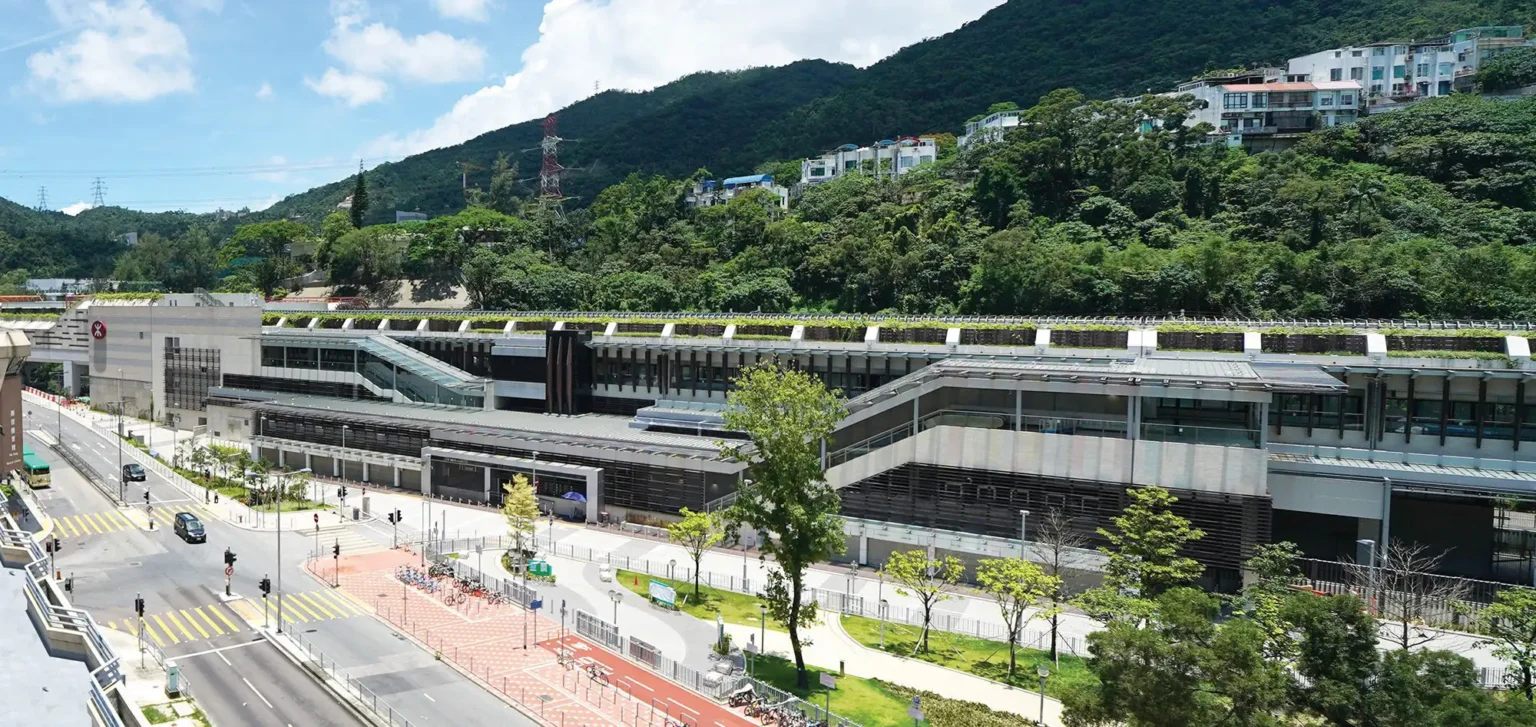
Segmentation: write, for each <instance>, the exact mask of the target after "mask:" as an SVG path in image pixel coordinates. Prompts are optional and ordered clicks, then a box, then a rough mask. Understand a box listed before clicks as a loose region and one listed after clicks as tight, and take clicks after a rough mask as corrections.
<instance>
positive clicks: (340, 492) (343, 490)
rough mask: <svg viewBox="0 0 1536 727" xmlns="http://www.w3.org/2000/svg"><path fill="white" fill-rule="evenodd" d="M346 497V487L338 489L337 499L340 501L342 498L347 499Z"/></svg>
mask: <svg viewBox="0 0 1536 727" xmlns="http://www.w3.org/2000/svg"><path fill="white" fill-rule="evenodd" d="M346 496H347V488H345V487H338V488H336V499H338V500H340V499H341V498H343V497H346Z"/></svg>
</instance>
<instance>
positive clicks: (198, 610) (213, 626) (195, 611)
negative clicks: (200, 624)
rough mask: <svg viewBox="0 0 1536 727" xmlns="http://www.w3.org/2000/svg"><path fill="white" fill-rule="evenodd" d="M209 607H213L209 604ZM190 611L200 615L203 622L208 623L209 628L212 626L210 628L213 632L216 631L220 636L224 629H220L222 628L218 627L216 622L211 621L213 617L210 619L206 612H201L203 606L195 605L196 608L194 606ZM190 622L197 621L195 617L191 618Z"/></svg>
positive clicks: (194, 622)
mask: <svg viewBox="0 0 1536 727" xmlns="http://www.w3.org/2000/svg"><path fill="white" fill-rule="evenodd" d="M209 608H213V606H209ZM192 613H195V614H197V615H198V616H200V617H202V619H203V621H204V622H205V623H207V624H208V626H209V628H212V629H213V630H214V632H215V633H217V634H218V635H220V636H223V635H224V629H222V628H219V625H218V624H216V623H214V622H213V619H211V618H208V614H206V613H203V607H202V606H198V607H197V608H194V609H192ZM189 618H190V617H189ZM192 623H193V624H196V623H197V621H196V620H195V619H194V620H193V621H192Z"/></svg>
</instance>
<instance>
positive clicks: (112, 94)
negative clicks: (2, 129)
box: [27, 0, 193, 102]
mask: <svg viewBox="0 0 1536 727" xmlns="http://www.w3.org/2000/svg"><path fill="white" fill-rule="evenodd" d="M48 9H49V10H50V11H52V13H53V16H54V19H55V20H56V21H58V23H59V24H60V25H64V26H66V27H75V26H78V27H80V28H82V29H81V30H80V32H79V34H77V35H76V36H75V37H74V38H72V39H70V40H67V41H65V42H63V43H60V44H59V45H57V46H55V47H54V48H52V49H51V50H46V51H39V52H37V53H34V54H32V55H31V56H30V57H28V58H27V68H28V70H29V71H30V73H31V85H32V87H33V88H34V89H36V90H38V91H41V92H43V93H44V94H46V95H48V96H50V97H52V98H55V99H57V100H59V101H65V102H74V101H119V102H121V101H148V100H150V99H154V98H158V97H160V96H164V95H167V94H172V93H180V92H185V91H191V90H192V87H193V76H192V53H191V50H190V49H189V48H188V47H187V38H186V36H185V35H183V34H182V32H181V28H180V26H178V25H176V24H175V23H172V22H170V21H169V20H166V19H165V18H164V17H163V16H161V15H160V14H159V13H157V12H155V9H154V8H152V7H150V6H149V4H148V2H146V0H119V1H118V2H109V1H108V0H90V1H87V0H48Z"/></svg>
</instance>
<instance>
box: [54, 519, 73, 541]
mask: <svg viewBox="0 0 1536 727" xmlns="http://www.w3.org/2000/svg"><path fill="white" fill-rule="evenodd" d="M54 521H55V522H57V523H58V524H59V530H62V531H64V535H65V537H70V538H73V537H75V535H76V533H75V529H74V528H73V527H71V526H70V524H69V516H68V515H60V516H58V517H56V518H54Z"/></svg>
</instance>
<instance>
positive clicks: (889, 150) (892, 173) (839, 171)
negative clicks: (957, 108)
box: [800, 136, 939, 184]
mask: <svg viewBox="0 0 1536 727" xmlns="http://www.w3.org/2000/svg"><path fill="white" fill-rule="evenodd" d="M938 158H939V143H938V141H937V140H935V139H933V138H932V137H927V136H924V137H914V136H907V137H902V138H901V139H898V140H895V141H892V140H890V139H886V140H884V141H881V142H877V143H875V144H872V145H870V146H854V145H853V144H844V145H842V146H840V147H838V148H836V149H833V150H832V151H829V152H827V153H825V154H822V155H821V156H819V157H812V158H810V159H807V160H805V161H804V162H801V164H800V183H801V184H820V183H822V182H826V181H830V180H833V179H836V178H838V177H840V176H842V175H844V174H847V173H848V172H852V171H859V170H862V171H866V172H868V173H870V174H875V175H878V176H881V177H887V178H891V179H894V178H896V177H898V176H901V175H903V174H906V173H907V172H910V171H912V170H913V169H916V168H918V167H920V166H922V165H924V164H927V163H929V162H932V161H934V160H935V159H938Z"/></svg>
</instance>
